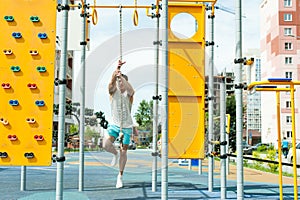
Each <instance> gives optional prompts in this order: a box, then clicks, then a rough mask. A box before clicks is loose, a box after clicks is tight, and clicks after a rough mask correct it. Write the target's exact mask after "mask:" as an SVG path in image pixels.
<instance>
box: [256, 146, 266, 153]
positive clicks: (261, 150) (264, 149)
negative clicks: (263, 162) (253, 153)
mask: <svg viewBox="0 0 300 200" xmlns="http://www.w3.org/2000/svg"><path fill="white" fill-rule="evenodd" d="M266 150H267V147H266V146H265V145H261V146H259V147H258V148H257V151H258V152H263V151H266Z"/></svg>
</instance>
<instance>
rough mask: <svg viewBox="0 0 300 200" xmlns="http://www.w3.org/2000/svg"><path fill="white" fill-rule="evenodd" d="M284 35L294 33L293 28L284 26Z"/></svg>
mask: <svg viewBox="0 0 300 200" xmlns="http://www.w3.org/2000/svg"><path fill="white" fill-rule="evenodd" d="M284 35H293V34H292V28H284Z"/></svg>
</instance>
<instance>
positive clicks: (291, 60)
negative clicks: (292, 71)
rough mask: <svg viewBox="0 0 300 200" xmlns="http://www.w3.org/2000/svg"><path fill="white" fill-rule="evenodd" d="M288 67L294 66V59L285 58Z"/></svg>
mask: <svg viewBox="0 0 300 200" xmlns="http://www.w3.org/2000/svg"><path fill="white" fill-rule="evenodd" d="M284 63H285V64H286V65H288V64H293V58H292V57H285V62H284Z"/></svg>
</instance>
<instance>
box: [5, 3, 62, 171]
mask: <svg viewBox="0 0 300 200" xmlns="http://www.w3.org/2000/svg"><path fill="white" fill-rule="evenodd" d="M0 2H1V6H0V13H1V14H0V15H1V18H0V27H1V31H0V84H1V88H0V97H1V98H0V165H12V166H15V165H23V166H32V165H34V166H47V165H51V147H52V123H53V122H52V116H53V91H54V88H53V87H54V61H55V39H56V33H55V31H56V30H55V27H56V1H55V0H30V1H29V0H10V1H5V0H1V1H0Z"/></svg>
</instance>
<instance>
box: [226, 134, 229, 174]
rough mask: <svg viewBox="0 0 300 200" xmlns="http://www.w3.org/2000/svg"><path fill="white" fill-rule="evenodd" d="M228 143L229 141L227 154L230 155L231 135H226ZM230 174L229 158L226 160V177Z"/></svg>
mask: <svg viewBox="0 0 300 200" xmlns="http://www.w3.org/2000/svg"><path fill="white" fill-rule="evenodd" d="M226 141H227V146H226V153H229V133H226ZM229 174H230V157H229V156H227V158H226V175H229Z"/></svg>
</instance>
